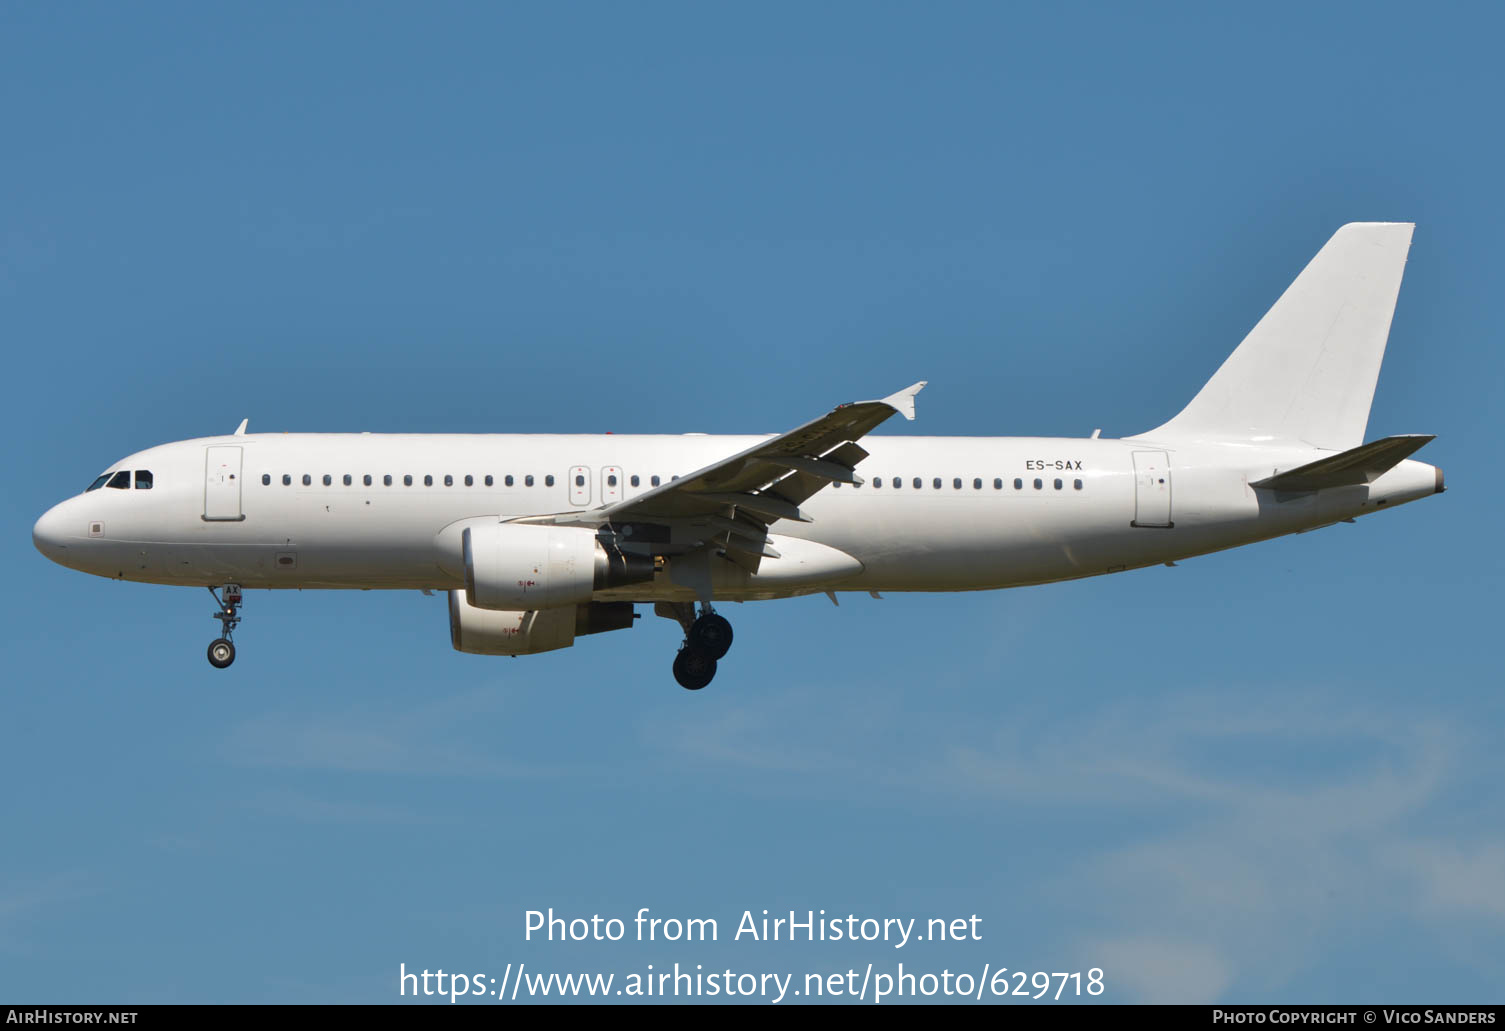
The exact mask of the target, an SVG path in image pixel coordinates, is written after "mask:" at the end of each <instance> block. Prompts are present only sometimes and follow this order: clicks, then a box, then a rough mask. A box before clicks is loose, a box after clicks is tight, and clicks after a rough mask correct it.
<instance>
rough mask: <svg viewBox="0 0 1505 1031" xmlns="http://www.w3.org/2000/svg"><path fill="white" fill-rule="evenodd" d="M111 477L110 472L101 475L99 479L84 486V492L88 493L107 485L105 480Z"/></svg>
mask: <svg viewBox="0 0 1505 1031" xmlns="http://www.w3.org/2000/svg"><path fill="white" fill-rule="evenodd" d="M109 478H110V474H109V473H105V474H104V475H102V476H100V478H99V479H97V480H95V481H94V482H93V483H91V484H89V486H87V487H85V488H84V493H85V494H87V493H89V491H91V490H98V489H99V488H101V487H103V486H104V485H105V481H106V480H108V479H109Z"/></svg>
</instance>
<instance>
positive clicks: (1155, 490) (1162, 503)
mask: <svg viewBox="0 0 1505 1031" xmlns="http://www.w3.org/2000/svg"><path fill="white" fill-rule="evenodd" d="M1130 525H1131V526H1146V527H1166V526H1175V525H1176V524H1175V523H1173V522H1171V461H1170V456H1169V455H1167V454H1166V453H1165V452H1164V451H1136V452H1134V521H1133V522H1132V523H1131V524H1130Z"/></svg>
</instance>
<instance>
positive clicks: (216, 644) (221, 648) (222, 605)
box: [209, 584, 241, 669]
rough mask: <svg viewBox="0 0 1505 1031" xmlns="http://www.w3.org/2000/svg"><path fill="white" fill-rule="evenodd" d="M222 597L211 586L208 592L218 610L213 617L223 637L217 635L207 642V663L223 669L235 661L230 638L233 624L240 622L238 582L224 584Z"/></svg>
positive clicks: (233, 645)
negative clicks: (212, 596)
mask: <svg viewBox="0 0 1505 1031" xmlns="http://www.w3.org/2000/svg"><path fill="white" fill-rule="evenodd" d="M224 592H225V594H224V598H223V600H221V598H220V594H219V592H218V591H216V590H215V589H214V588H213V587H211V588H209V593H210V594H212V595H214V603H215V604H216V605H218V606H219V611H218V612H216V613H215V614H214V618H215V619H217V620H219V625H220V628H221V629H220V633H222V634H223V635H224V636H223V637H217V638H215V639H214V640H213V641H210V642H209V665H211V666H213V667H214V668H215V669H224V668H225V667H226V666H228V665H230V663H232V662H234V661H235V643H234V642H233V641H231V640H230V638H231V636H232V635H233V634H234V633H235V626H236V624H238V623H239V622H240V604H241V596H240V584H225V586H224Z"/></svg>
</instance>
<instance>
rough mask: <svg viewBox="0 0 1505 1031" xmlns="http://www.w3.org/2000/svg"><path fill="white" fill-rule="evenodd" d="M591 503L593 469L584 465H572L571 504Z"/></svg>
mask: <svg viewBox="0 0 1505 1031" xmlns="http://www.w3.org/2000/svg"><path fill="white" fill-rule="evenodd" d="M590 503H591V471H590V469H588V468H586V467H585V466H583V465H572V466H570V504H572V505H589V504H590Z"/></svg>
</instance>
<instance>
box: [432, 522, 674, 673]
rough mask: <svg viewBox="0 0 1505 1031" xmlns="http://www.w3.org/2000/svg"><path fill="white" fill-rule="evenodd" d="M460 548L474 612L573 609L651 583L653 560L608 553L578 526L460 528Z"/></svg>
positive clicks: (589, 533) (613, 552)
mask: <svg viewBox="0 0 1505 1031" xmlns="http://www.w3.org/2000/svg"><path fill="white" fill-rule="evenodd" d="M461 547H462V550H463V552H464V560H465V594H466V600H468V601H469V603H470V604H471V605H472V606H474V607H475V608H478V609H506V610H509V611H513V612H526V611H529V610H533V609H552V608H557V607H560V606H566V605H579V604H581V603H583V602H588V601H590V600H591V595H592V593H593V592H595V591H601V590H605V589H607V588H609V587H622V586H625V585H627V584H635V583H642V582H643V581H646V580H652V579H653V559H651V558H649V557H647V556H646V555H627V554H624V553H623V552H621V551H619V550H617V549H616V548H610V549H608V547H607V546H606V545H603V544H602V542H601V541H600V539H599V538H597V536H596V533H595V531H594V530H590V529H587V528H584V527H576V526H538V525H532V524H526V523H486V524H482V525H479V526H469V527H466V529H465V532H464V533H463V534H462V536H461ZM555 647H561V648H562V647H564V645H556V646H555Z"/></svg>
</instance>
